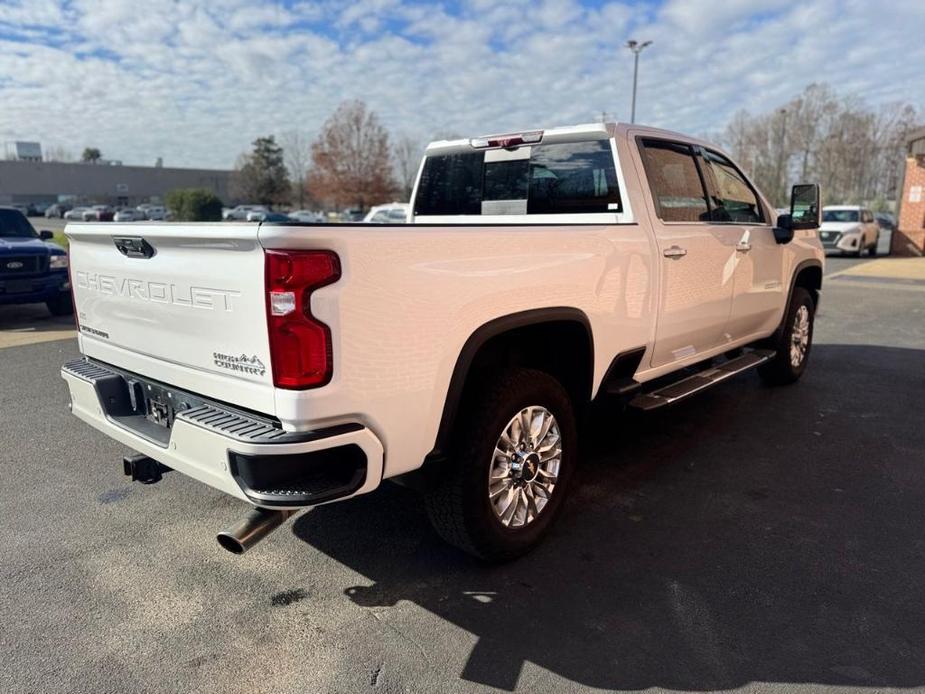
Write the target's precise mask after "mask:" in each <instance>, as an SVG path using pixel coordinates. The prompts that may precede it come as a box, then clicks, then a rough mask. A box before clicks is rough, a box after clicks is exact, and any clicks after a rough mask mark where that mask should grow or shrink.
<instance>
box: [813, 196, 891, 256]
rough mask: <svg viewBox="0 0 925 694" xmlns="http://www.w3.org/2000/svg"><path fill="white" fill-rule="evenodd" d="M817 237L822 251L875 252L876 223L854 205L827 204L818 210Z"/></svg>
mask: <svg viewBox="0 0 925 694" xmlns="http://www.w3.org/2000/svg"><path fill="white" fill-rule="evenodd" d="M819 240H820V241H822V247H823V248H825V250H826V251H838V252H840V253H845V254H852V255H855V256H860V255H861V253H863V252H864V251H867V252H868V253H869V254H870V255H877V244H878V243H879V241H880V225H879V224H877V220H876V219H874V214H873V212H871V211H870V210H868V209H867V208H866V207H860V206H858V205H827V206H826V207H824V208H823V209H822V226H821V227H819Z"/></svg>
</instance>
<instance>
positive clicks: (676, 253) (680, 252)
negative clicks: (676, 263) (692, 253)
mask: <svg viewBox="0 0 925 694" xmlns="http://www.w3.org/2000/svg"><path fill="white" fill-rule="evenodd" d="M662 255H664V256H665V257H666V258H683V257H684V256H686V255H687V249H685V248H681V247H680V246H671V247H670V248H666V249H665V250H664V251H662Z"/></svg>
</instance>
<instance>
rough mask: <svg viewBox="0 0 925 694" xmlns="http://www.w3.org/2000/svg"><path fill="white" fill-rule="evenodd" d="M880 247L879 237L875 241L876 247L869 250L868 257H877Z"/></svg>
mask: <svg viewBox="0 0 925 694" xmlns="http://www.w3.org/2000/svg"><path fill="white" fill-rule="evenodd" d="M879 245H880V237H879V236H878V237H877V238H875V239H874V245H873V246H871V247H870V248H868V249H867V255H869V256H870V257H871V258H873V257H874V256H875V255H877V246H879Z"/></svg>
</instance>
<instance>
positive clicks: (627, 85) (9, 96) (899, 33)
mask: <svg viewBox="0 0 925 694" xmlns="http://www.w3.org/2000/svg"><path fill="white" fill-rule="evenodd" d="M923 27H925V2H923V1H922V0H890V2H885V3H884V2H881V3H876V2H873V1H871V0H803V2H788V1H784V0H763V1H761V2H754V1H752V0H664V1H663V2H655V1H654V0H653V1H652V2H608V1H606V0H585V1H584V2H581V1H579V0H537V1H528V0H511V1H509V2H503V1H490V0H453V1H452V2H424V1H423V0H360V1H359V2H333V1H330V0H318V1H311V0H304V1H303V0H288V1H287V2H257V1H254V0H145V1H144V2H139V1H138V0H0V103H2V104H3V106H2V108H0V141H9V140H15V139H27V140H39V141H41V142H42V143H43V144H44V145H45V146H46V147H48V146H58V147H64V148H65V149H67V150H70V151H71V152H72V153H74V154H79V153H80V151H82V149H83V148H84V147H85V146H97V147H99V148H100V149H101V150H102V151H103V153H104V155H105V156H107V157H110V158H114V159H121V160H123V161H124V162H126V163H153V162H154V160H155V159H156V158H157V157H163V158H164V162H165V164H166V165H176V166H207V167H229V166H231V165H232V164H233V163H234V161H235V159H236V157H237V156H238V155H239V154H240V153H241V152H243V151H245V150H246V149H247V148H248V145H249V143H250V141H252V140H253V139H254V138H255V137H257V136H259V135H264V134H270V133H276V134H280V133H282V132H285V131H299V132H301V133H303V134H304V135H305V136H306V137H309V138H311V137H313V136H314V135H315V134H316V133H317V131H318V128H319V127H320V125H321V124H322V123H323V121H324V119H325V118H326V117H327V116H328V115H329V114H330V113H331V111H333V109H334V108H336V106H337V104H338V103H339V102H340V101H342V100H344V99H348V98H359V99H363V100H364V101H366V102H367V104H368V105H369V106H370V107H371V108H372V109H374V110H375V111H376V112H377V113H379V115H380V117H381V118H382V120H383V121H384V122H385V124H386V125H387V127H388V128H389V129H390V131H391V132H393V133H394V134H395V135H407V136H409V137H411V138H413V139H415V140H418V141H420V142H422V143H423V142H426V141H427V140H429V139H431V138H434V137H438V136H445V135H448V134H460V135H474V134H481V133H485V132H493V131H503V130H508V129H519V128H533V127H544V126H552V125H561V124H568V123H578V122H587V121H590V120H596V119H599V118H600V116H601V112H602V111H606V112H607V114H608V115H609V117H610V118H612V119H617V120H626V119H627V118H628V116H629V107H630V89H631V83H632V55H631V54H630V53H629V51H627V50H626V49H625V48H623V47H622V46H623V44H624V43H625V42H626V40H627V39H628V38H638V39H649V40H652V41H654V43H653V45H652V46H651V47H650V48H648V49H646V51H645V53H644V54H643V57H642V63H641V71H640V84H639V102H638V109H637V110H638V114H637V120H638V121H640V122H645V123H648V124H652V125H658V126H662V127H669V128H672V129H676V130H681V131H686V132H691V133H696V134H708V133H711V132H718V131H721V130H722V129H723V127H724V126H725V124H726V122H727V121H728V120H729V118H730V117H731V115H732V114H733V113H735V112H736V111H737V110H739V109H742V108H746V109H748V110H750V111H753V112H761V111H766V110H770V109H772V108H774V107H775V106H777V105H779V104H781V103H783V102H785V101H787V100H788V99H790V98H791V97H793V96H795V95H796V94H797V93H799V92H800V91H801V90H802V89H803V88H804V87H805V86H806V85H807V84H809V83H810V82H813V81H825V82H828V83H829V84H830V85H831V86H832V87H834V88H835V89H836V90H837V91H838V92H839V93H840V94H842V95H844V96H846V97H852V98H859V99H863V100H864V101H866V102H867V103H868V104H870V105H871V106H873V107H877V106H880V105H883V104H887V103H891V102H896V101H907V102H912V103H913V104H915V105H916V106H917V107H919V108H920V109H925V70H923V67H922V66H923V65H925V40H923V36H922V31H923ZM900 58H902V59H901V60H900Z"/></svg>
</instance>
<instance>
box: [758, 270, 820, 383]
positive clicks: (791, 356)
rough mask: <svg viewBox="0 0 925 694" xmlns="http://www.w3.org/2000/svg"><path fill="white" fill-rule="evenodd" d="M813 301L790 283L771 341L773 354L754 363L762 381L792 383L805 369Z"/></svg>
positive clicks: (811, 331) (810, 344) (803, 290)
mask: <svg viewBox="0 0 925 694" xmlns="http://www.w3.org/2000/svg"><path fill="white" fill-rule="evenodd" d="M815 314H816V305H815V303H814V302H813V297H812V295H811V294H810V293H809V291H807V290H806V289H804V288H803V287H794V289H793V296H792V297H791V298H790V306H789V307H788V308H787V315H786V317H785V318H784V326H783V328H782V329H781V331H780V334H779V335H778V337H777V341H776V344H775V345H774V347H775V349H776V350H777V354H776V355H775V357H774V358H773V359H772V360H771V361H769V362H767V363H766V364H762V365H761V366H759V367H758V373H759V374H760V375H761V378H762V379H764V381H765V382H766V383H769V384H771V385H787V384H789V383H795V382H796V381H797V380H798V379H799V378H800V376H802V375H803V372H804V371H805V370H806V362H807V360H808V359H809V352H810V349H811V348H812V345H813V321H814V319H815Z"/></svg>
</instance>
